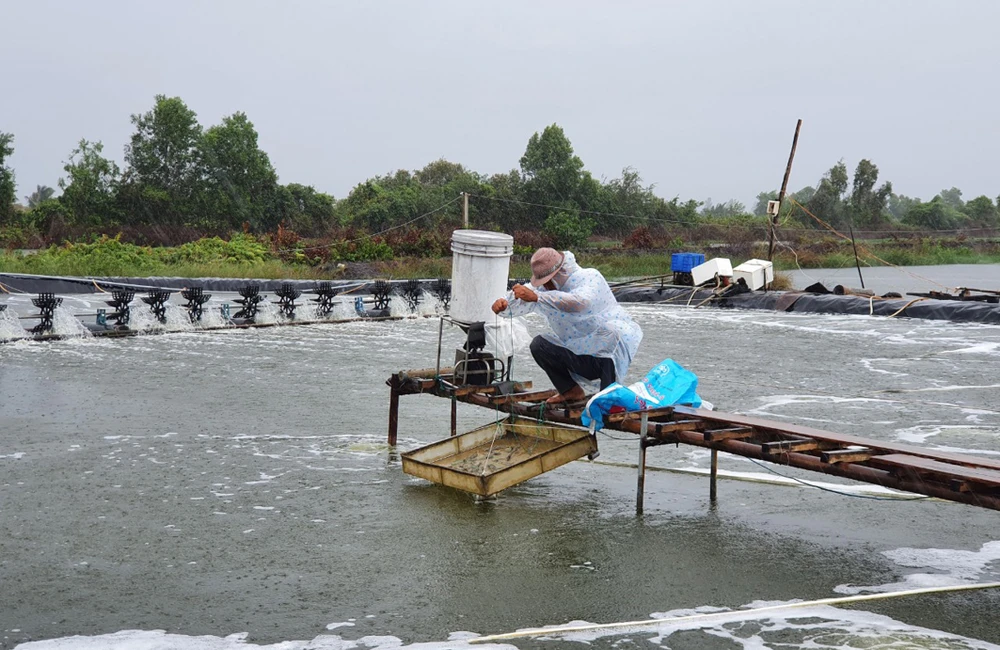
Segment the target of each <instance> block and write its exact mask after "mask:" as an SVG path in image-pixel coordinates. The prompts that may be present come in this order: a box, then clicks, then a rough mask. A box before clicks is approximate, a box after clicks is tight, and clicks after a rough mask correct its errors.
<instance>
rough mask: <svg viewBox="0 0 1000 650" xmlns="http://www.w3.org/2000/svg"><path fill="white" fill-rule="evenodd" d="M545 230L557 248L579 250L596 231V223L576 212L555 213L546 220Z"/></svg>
mask: <svg viewBox="0 0 1000 650" xmlns="http://www.w3.org/2000/svg"><path fill="white" fill-rule="evenodd" d="M543 230H544V231H545V234H547V235H549V236H550V237H551V238H552V239H553V241H554V243H555V246H556V247H557V248H560V249H568V248H578V247H580V246H583V245H584V244H586V243H587V239H588V238H589V237H590V233H591V232H593V230H594V222H593V221H592V220H590V219H587V218H586V217H581V216H580V215H579V214H578V213H575V212H566V211H561V212H553V213H551V214H550V215H549V216H548V218H547V219H546V220H545V225H544V227H543Z"/></svg>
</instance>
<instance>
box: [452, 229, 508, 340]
mask: <svg viewBox="0 0 1000 650" xmlns="http://www.w3.org/2000/svg"><path fill="white" fill-rule="evenodd" d="M451 252H452V257H451V317H452V318H454V319H455V320H458V321H462V322H465V323H475V322H477V321H484V322H486V323H489V324H492V323H493V310H492V309H491V307H492V306H493V302H494V301H495V300H496V299H497V298H503V297H504V296H505V295H506V294H507V274H508V273H509V272H510V256H511V255H512V254H513V253H514V238H513V237H511V236H510V235H505V234H503V233H499V232H487V231H485V230H456V231H455V232H453V233H452V234H451Z"/></svg>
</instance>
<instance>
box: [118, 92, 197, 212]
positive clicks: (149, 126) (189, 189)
mask: <svg viewBox="0 0 1000 650" xmlns="http://www.w3.org/2000/svg"><path fill="white" fill-rule="evenodd" d="M132 124H134V125H135V128H136V130H135V133H134V134H132V138H131V140H130V141H129V143H128V144H127V145H126V146H125V161H126V162H127V163H128V165H129V169H128V171H127V172H126V179H125V180H126V183H127V184H129V185H131V186H133V187H130V188H127V191H126V192H125V193H124V197H125V199H126V201H127V202H128V203H130V204H131V205H127V208H128V209H129V210H130V212H132V213H138V214H140V215H142V216H144V217H146V218H155V219H157V220H166V221H174V222H181V221H183V219H184V218H185V217H189V216H191V215H192V214H193V213H194V211H195V209H196V208H197V207H198V203H199V202H200V201H201V199H202V198H203V197H202V189H203V186H204V183H203V181H204V167H203V164H202V159H201V149H200V146H201V144H202V128H201V125H200V124H198V117H197V115H196V114H195V112H194V111H192V110H191V109H189V108H188V107H187V105H186V104H185V103H184V102H183V100H181V98H180V97H170V98H168V97H166V96H165V95H157V96H156V103H155V105H154V106H153V109H152V110H150V111H148V112H146V113H143V114H141V115H132ZM164 198H166V199H167V200H166V201H163V199H164Z"/></svg>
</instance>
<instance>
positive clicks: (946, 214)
mask: <svg viewBox="0 0 1000 650" xmlns="http://www.w3.org/2000/svg"><path fill="white" fill-rule="evenodd" d="M964 219H965V215H963V214H962V213H961V212H959V211H958V210H956V209H955V208H953V207H952V206H951V205H949V204H948V203H947V202H946V201H945V200H944V199H942V198H941V196H940V195H938V196H935V197H934V198H933V199H931V200H930V201H928V202H927V203H918V204H916V205H914V206H913V207H911V208H910V209H909V210H908V211H907V213H906V214H905V215H904V216H903V223H907V224H910V225H912V226H917V227H918V228H927V229H929V230H951V229H954V228H958V227H960V226H961V225H962V222H963V221H964Z"/></svg>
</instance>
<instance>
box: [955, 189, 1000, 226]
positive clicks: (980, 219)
mask: <svg viewBox="0 0 1000 650" xmlns="http://www.w3.org/2000/svg"><path fill="white" fill-rule="evenodd" d="M962 212H964V213H965V214H966V216H968V217H969V220H970V221H971V222H972V223H973V224H975V225H977V226H979V227H981V228H996V227H997V225H1000V214H998V211H997V206H995V205H993V199H991V198H990V197H988V196H986V195H985V194H984V195H983V196H977V197H976V198H974V199H972V200H971V201H969V202H967V203H966V204H965V206H964V207H963V208H962Z"/></svg>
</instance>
